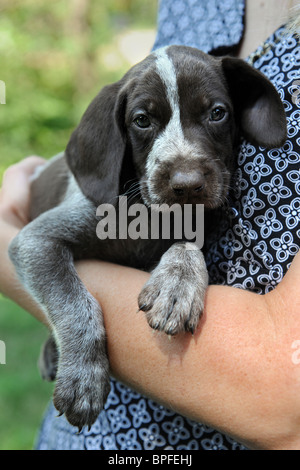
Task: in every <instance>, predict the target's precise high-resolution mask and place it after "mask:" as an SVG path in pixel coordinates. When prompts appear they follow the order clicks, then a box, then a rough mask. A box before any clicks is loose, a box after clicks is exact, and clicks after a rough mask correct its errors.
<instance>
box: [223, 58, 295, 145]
mask: <svg viewBox="0 0 300 470" xmlns="http://www.w3.org/2000/svg"><path fill="white" fill-rule="evenodd" d="M222 67H223V72H224V74H225V77H226V80H227V83H228V87H229V92H230V94H231V98H232V100H233V104H234V111H235V114H236V119H237V123H238V125H239V126H240V127H241V131H242V133H243V135H244V136H245V137H246V138H247V139H249V140H250V141H251V142H253V143H255V144H258V145H261V146H263V147H266V148H274V147H280V146H281V145H283V144H284V142H285V140H286V137H287V124H286V116H285V111H284V107H283V103H282V101H281V99H280V97H279V95H278V93H277V91H276V89H275V88H274V86H273V85H272V83H271V82H270V81H269V80H268V79H267V78H266V77H265V76H264V75H263V74H262V73H261V72H259V71H258V70H256V69H254V68H253V67H251V66H250V65H249V64H247V63H246V62H245V61H244V60H241V59H235V58H231V57H224V58H223V59H222Z"/></svg>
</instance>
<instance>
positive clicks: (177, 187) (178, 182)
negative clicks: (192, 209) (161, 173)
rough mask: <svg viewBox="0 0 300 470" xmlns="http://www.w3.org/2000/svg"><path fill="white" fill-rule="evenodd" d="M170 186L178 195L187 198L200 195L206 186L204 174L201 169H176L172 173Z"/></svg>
mask: <svg viewBox="0 0 300 470" xmlns="http://www.w3.org/2000/svg"><path fill="white" fill-rule="evenodd" d="M170 186H171V188H172V191H173V193H174V195H175V196H176V197H180V198H182V197H184V198H185V199H189V198H194V197H197V196H199V194H200V192H201V191H202V190H203V188H204V176H203V174H202V172H201V171H197V170H191V171H176V170H174V171H173V172H172V173H171V174H170Z"/></svg>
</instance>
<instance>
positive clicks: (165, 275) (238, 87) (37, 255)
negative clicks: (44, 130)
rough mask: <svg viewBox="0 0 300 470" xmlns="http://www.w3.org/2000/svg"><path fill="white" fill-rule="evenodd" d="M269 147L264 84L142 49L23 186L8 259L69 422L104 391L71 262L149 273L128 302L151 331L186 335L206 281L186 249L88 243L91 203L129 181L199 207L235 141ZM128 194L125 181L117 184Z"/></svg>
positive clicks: (269, 89) (277, 142)
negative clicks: (93, 261)
mask: <svg viewBox="0 0 300 470" xmlns="http://www.w3.org/2000/svg"><path fill="white" fill-rule="evenodd" d="M240 134H241V135H243V136H244V137H246V138H247V139H249V140H250V141H251V142H253V143H256V144H258V145H261V146H264V147H267V148H271V147H279V146H281V145H282V144H283V143H284V141H285V139H286V118H285V113H284V108H283V105H282V103H281V100H280V98H279V96H278V94H277V92H276V90H275V88H274V87H273V85H271V83H270V82H269V81H268V80H267V79H266V78H265V77H264V76H263V75H262V74H261V73H260V72H258V71H256V70H255V69H253V68H252V67H251V66H249V65H248V64H247V63H245V62H244V61H242V60H239V59H235V58H230V57H223V58H216V57H212V56H208V55H206V54H204V53H202V52H201V51H199V50H197V49H193V48H189V47H184V46H170V47H167V48H163V49H160V50H158V51H156V52H154V53H152V54H150V55H149V56H148V57H147V58H146V59H145V60H143V61H142V62H141V63H139V64H137V65H136V66H134V67H133V68H132V69H130V70H129V72H128V73H127V74H126V75H125V76H124V77H123V78H122V79H121V80H120V81H118V82H117V83H114V84H112V85H109V86H106V87H104V88H103V89H102V91H101V92H100V93H99V94H98V95H97V96H96V98H95V99H94V100H93V101H92V103H91V104H90V106H89V107H88V109H87V111H86V112H85V114H84V115H83V117H82V120H81V122H80V124H79V126H78V127H77V129H76V130H75V131H74V132H73V134H72V136H71V138H70V141H69V143H68V145H67V148H66V151H65V152H64V153H63V154H61V155H59V156H58V157H56V158H54V159H53V160H50V162H49V163H48V164H47V165H46V166H45V168H42V170H41V172H40V174H39V175H38V176H36V177H35V179H34V180H33V182H32V222H31V223H30V224H28V225H27V226H26V227H25V228H24V229H23V230H22V231H21V232H20V233H19V234H18V236H17V237H16V238H15V239H14V240H13V241H12V243H11V246H10V249H9V254H10V257H11V260H12V262H13V263H14V265H15V268H16V271H17V274H18V276H19V278H20V280H21V281H22V283H23V284H24V286H25V288H26V289H27V290H28V291H29V292H30V293H31V295H32V297H33V298H34V299H35V300H36V301H37V302H38V303H39V304H40V306H41V308H42V309H43V310H44V312H45V313H46V315H47V317H48V319H49V323H50V325H51V328H52V337H51V339H50V340H49V341H48V343H47V344H46V346H45V349H44V354H43V361H42V362H43V374H44V376H45V377H46V378H49V379H54V378H55V376H56V387H55V392H54V404H55V407H56V408H57V409H58V411H59V412H60V413H61V414H63V413H65V415H66V417H67V419H68V420H69V422H70V423H71V424H72V425H74V426H77V427H79V429H81V428H82V427H83V426H84V425H89V426H91V425H92V424H93V422H94V421H95V420H96V418H97V416H98V414H99V412H100V411H101V409H102V408H103V406H104V404H105V400H106V398H107V395H108V393H109V363H108V358H107V354H106V345H105V331H104V326H103V320H102V314H101V306H100V305H99V304H98V302H97V301H96V300H95V299H94V298H93V297H92V296H91V295H90V294H89V293H88V291H87V290H86V288H85V287H84V285H83V284H82V282H81V281H80V279H79V277H78V275H77V273H76V271H75V268H74V260H77V259H80V258H87V257H90V258H91V257H93V258H98V259H102V260H109V261H112V262H115V263H119V264H124V265H129V266H134V267H136V268H141V269H145V270H151V269H153V267H154V265H155V263H156V261H157V260H159V259H160V262H159V263H158V264H157V265H156V267H154V269H153V271H152V275H151V277H150V279H149V281H148V282H147V284H146V285H145V286H144V288H143V290H142V292H141V293H140V295H139V299H138V303H139V307H140V309H141V310H143V311H144V312H145V313H146V316H147V320H148V322H149V325H150V326H151V327H152V328H155V329H158V330H160V331H164V332H165V333H167V334H169V335H174V334H177V333H179V332H181V331H188V332H193V331H194V330H195V328H196V326H197V323H198V320H199V316H200V315H201V312H202V310H203V301H204V294H205V290H206V287H207V283H208V275H207V270H206V266H205V261H204V257H203V254H202V252H201V250H200V249H199V248H198V247H197V246H196V245H195V244H192V243H186V242H184V241H183V242H177V243H174V240H170V241H168V243H166V242H165V241H163V240H152V239H147V240H143V239H138V240H131V239H129V238H128V239H125V240H124V239H122V240H121V239H119V240H118V239H106V240H99V239H98V238H97V236H96V226H97V222H98V219H97V217H96V208H97V206H99V205H100V204H102V203H114V204H116V208H117V210H119V209H120V207H119V206H118V195H120V194H122V191H123V187H124V183H126V181H127V182H130V181H133V180H134V179H135V181H137V182H138V189H139V191H138V194H136V195H135V197H134V198H133V199H132V203H133V202H137V201H139V202H141V203H143V204H145V205H146V206H147V207H149V206H150V205H151V204H158V205H160V204H168V205H169V206H171V205H173V204H175V203H176V204H180V205H181V206H183V205H184V204H192V205H196V204H204V206H205V207H206V208H208V209H215V208H217V207H219V206H220V205H221V204H222V203H223V202H224V200H225V198H226V195H227V193H228V188H229V184H230V177H231V173H232V168H233V164H234V150H235V146H236V143H237V141H238V136H239V135H240ZM127 187H128V186H127Z"/></svg>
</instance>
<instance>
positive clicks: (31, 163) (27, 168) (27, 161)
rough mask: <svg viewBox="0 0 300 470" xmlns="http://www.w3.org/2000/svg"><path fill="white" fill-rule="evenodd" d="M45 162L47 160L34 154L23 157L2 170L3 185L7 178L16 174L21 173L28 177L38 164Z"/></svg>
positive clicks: (11, 177)
mask: <svg viewBox="0 0 300 470" xmlns="http://www.w3.org/2000/svg"><path fill="white" fill-rule="evenodd" d="M46 162H47V160H45V159H44V158H42V157H38V156H36V155H33V156H30V157H27V158H24V159H23V160H21V161H20V162H18V163H15V164H14V165H11V166H10V167H9V168H8V169H7V170H6V171H5V172H4V175H3V181H2V184H3V185H4V184H5V183H6V182H7V180H9V181H11V180H13V179H14V178H15V175H16V174H20V173H22V174H23V175H24V176H27V177H30V176H31V175H32V174H33V172H34V170H35V169H36V168H37V167H38V166H41V165H44V164H45V163H46Z"/></svg>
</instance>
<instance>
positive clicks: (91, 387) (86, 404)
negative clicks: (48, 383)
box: [54, 358, 110, 430]
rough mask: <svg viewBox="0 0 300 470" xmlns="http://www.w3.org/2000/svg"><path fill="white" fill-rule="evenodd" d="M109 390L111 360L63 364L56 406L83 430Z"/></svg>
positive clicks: (90, 422)
mask: <svg viewBox="0 0 300 470" xmlns="http://www.w3.org/2000/svg"><path fill="white" fill-rule="evenodd" d="M109 391H110V381H109V374H108V360H107V358H102V360H101V363H98V362H97V363H95V364H81V365H80V364H78V363H77V364H72V365H71V364H69V365H68V364H62V365H61V366H60V367H59V372H58V377H57V382H56V387H55V391H54V406H55V408H56V409H57V410H58V411H59V413H60V415H61V414H65V416H66V418H67V420H68V421H69V423H70V424H72V425H73V426H76V427H78V428H79V430H81V429H82V428H83V426H85V425H87V426H89V427H91V426H92V424H93V423H94V422H95V421H96V419H97V417H98V415H99V413H100V411H101V410H102V409H103V407H104V405H105V402H106V399H107V396H108V394H109Z"/></svg>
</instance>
